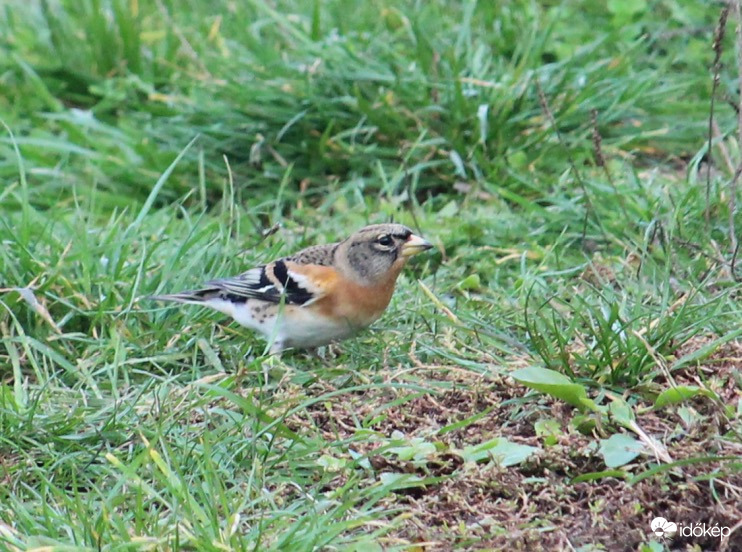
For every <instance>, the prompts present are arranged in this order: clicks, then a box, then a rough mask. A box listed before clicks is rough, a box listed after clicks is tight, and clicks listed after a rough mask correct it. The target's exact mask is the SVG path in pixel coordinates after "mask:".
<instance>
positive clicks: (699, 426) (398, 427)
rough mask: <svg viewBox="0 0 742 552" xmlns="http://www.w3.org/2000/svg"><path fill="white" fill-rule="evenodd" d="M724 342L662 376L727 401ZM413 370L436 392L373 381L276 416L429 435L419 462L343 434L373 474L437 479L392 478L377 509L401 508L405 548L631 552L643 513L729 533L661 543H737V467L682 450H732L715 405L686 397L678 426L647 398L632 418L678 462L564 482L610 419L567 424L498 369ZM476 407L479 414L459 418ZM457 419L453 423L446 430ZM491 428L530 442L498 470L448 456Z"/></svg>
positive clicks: (562, 414) (347, 428) (741, 453)
mask: <svg viewBox="0 0 742 552" xmlns="http://www.w3.org/2000/svg"><path fill="white" fill-rule="evenodd" d="M695 345H696V346H702V345H703V343H702V342H697V343H696V344H695ZM727 345H728V346H723V347H721V348H720V350H719V351H717V352H716V353H714V355H712V356H711V357H710V358H709V359H706V360H705V361H704V364H703V367H695V368H691V367H688V368H685V369H683V370H682V371H679V372H678V373H676V374H673V376H674V377H675V378H676V380H677V383H679V384H680V383H688V384H691V383H693V384H695V383H696V382H697V381H699V378H702V379H703V381H704V382H708V381H710V380H709V376H710V375H712V374H713V376H714V379H713V385H714V386H715V387H716V389H715V391H716V392H717V393H718V394H719V396H720V397H721V398H722V400H723V402H724V403H725V404H733V405H736V404H737V401H739V400H740V396H742V392H741V391H740V386H739V385H738V381H737V379H736V378H738V377H739V367H740V366H741V365H742V345H740V344H739V343H732V344H727ZM681 354H682V353H681ZM420 369H421V370H422V369H424V368H422V367H420ZM425 379H426V381H429V382H431V383H433V384H434V387H435V388H436V390H437V392H431V393H427V394H419V393H410V392H404V393H399V392H397V393H395V392H394V391H390V390H377V391H374V392H372V393H370V394H368V393H367V394H358V395H350V396H348V397H346V398H344V400H342V401H333V402H332V403H330V404H328V403H322V404H320V403H317V404H315V405H313V406H312V407H311V408H309V409H308V410H307V411H305V412H303V413H302V414H301V415H296V416H295V417H294V418H293V419H292V420H290V423H289V425H290V426H291V427H293V429H296V430H301V429H302V428H303V429H304V430H306V429H309V428H310V427H311V428H312V429H313V430H315V431H319V432H320V433H321V434H322V435H323V436H324V437H325V438H326V439H327V440H328V441H335V442H337V441H338V440H344V439H352V438H353V437H354V435H356V433H357V431H358V430H359V429H360V428H363V429H364V431H369V430H372V431H375V432H378V434H379V435H380V436H383V437H385V438H389V437H391V436H392V434H393V433H396V434H397V435H399V433H401V434H403V435H404V436H405V439H407V440H409V439H411V438H414V437H423V438H425V439H426V440H427V441H430V442H435V443H437V444H438V450H439V451H440V452H438V453H435V454H432V455H430V456H429V457H427V458H426V459H425V462H424V463H423V464H421V463H420V462H416V463H413V462H410V461H400V460H399V459H397V458H396V457H394V456H393V455H390V454H388V451H386V450H385V449H383V448H380V449H378V450H377V447H378V445H377V444H374V441H373V440H370V439H367V440H360V441H356V442H354V443H353V449H354V450H355V451H357V452H361V453H363V454H366V455H367V457H368V459H369V462H370V464H371V466H372V469H373V470H374V471H376V476H377V479H378V477H380V476H381V474H383V473H390V472H391V473H414V474H419V475H420V476H424V477H431V476H436V477H441V479H442V480H441V482H440V483H437V484H433V485H428V486H424V487H410V488H405V489H400V490H398V491H397V492H396V493H395V494H393V495H392V496H391V497H390V498H389V499H388V501H387V502H388V506H389V508H390V509H394V508H396V509H399V508H403V509H404V510H406V511H407V514H406V515H404V516H401V517H400V518H399V519H398V520H397V521H398V522H399V520H403V521H401V522H400V524H398V525H395V527H396V529H395V531H393V532H392V533H391V534H390V535H388V539H389V541H388V542H389V543H390V544H395V545H399V544H400V543H407V544H409V545H416V546H417V549H418V550H450V549H494V550H575V549H578V548H579V547H581V546H585V545H592V546H594V547H596V548H594V549H604V550H610V551H613V550H637V549H638V548H639V547H640V545H641V544H642V543H647V542H649V541H651V540H653V539H655V540H657V537H655V536H654V535H653V534H652V531H651V529H650V522H651V521H652V519H653V518H655V517H657V516H661V517H664V518H666V519H667V520H669V521H672V522H675V523H676V524H678V526H680V527H683V526H692V527H696V526H698V527H701V526H703V525H704V524H705V527H707V528H711V527H714V526H716V525H718V526H719V527H726V528H729V529H730V530H731V531H732V532H731V535H730V537H729V538H728V539H721V538H719V537H718V536H713V535H709V534H708V533H707V534H706V535H698V534H697V535H696V536H682V535H676V536H675V537H674V538H672V539H669V540H666V541H665V542H666V543H667V545H668V546H669V547H670V549H671V550H729V551H736V550H742V527H740V525H741V524H742V472H741V471H740V470H739V467H737V470H736V471H734V470H733V469H730V468H729V465H730V464H729V462H726V463H725V462H723V461H712V460H703V461H700V462H694V461H693V460H697V459H699V458H703V457H708V456H726V457H735V456H736V457H738V458H741V459H742V445H741V444H740V437H739V434H738V433H736V432H737V431H739V427H737V428H730V427H729V423H728V420H727V418H726V417H725V416H724V415H723V412H722V408H723V405H720V404H719V403H717V402H714V401H711V400H710V399H708V398H699V399H697V400H694V401H691V402H690V403H686V405H685V406H686V407H689V408H691V409H693V410H694V411H696V412H698V414H699V415H698V417H697V418H696V419H695V421H694V422H693V423H691V424H688V423H687V420H685V421H684V420H683V419H682V418H681V416H680V415H679V413H678V408H677V407H667V408H664V409H662V410H659V411H654V410H650V409H646V411H644V412H643V413H642V414H640V415H639V416H638V417H637V423H638V425H639V426H640V427H641V428H642V429H643V430H644V431H645V432H646V433H648V434H649V435H651V436H652V437H653V438H654V439H656V440H657V441H658V442H660V443H662V444H663V445H664V446H665V447H666V449H667V452H668V453H669V454H670V456H671V457H672V459H673V461H679V460H684V459H688V460H690V462H689V463H688V464H685V465H681V466H678V467H674V468H673V469H668V470H664V471H661V472H659V473H657V474H655V475H653V476H651V477H648V478H646V479H644V480H641V481H639V482H637V483H636V484H634V485H630V484H629V483H628V481H627V479H628V478H629V477H631V476H634V475H636V474H639V473H642V472H644V471H646V470H647V469H649V468H650V467H651V465H654V464H656V462H657V460H656V459H655V458H654V457H653V456H651V455H646V456H641V457H639V458H637V459H636V460H635V461H634V462H633V463H632V464H631V465H629V466H625V467H624V469H625V471H626V472H627V476H628V477H627V478H626V479H624V478H622V477H613V476H605V477H597V478H596V479H594V480H589V481H582V482H576V483H575V482H572V480H573V478H575V477H577V476H580V475H583V474H589V473H594V472H601V471H603V470H606V469H607V468H606V466H605V464H604V462H603V458H602V456H601V455H600V454H599V452H598V446H597V444H598V442H597V440H598V438H600V437H603V438H604V437H607V436H608V434H610V433H611V432H615V431H616V430H615V428H612V429H611V430H610V431H609V432H608V433H606V434H604V435H597V434H595V435H583V434H582V433H580V432H578V431H577V430H575V429H574V428H573V427H571V426H570V424H569V421H570V420H571V418H572V416H573V415H574V411H573V409H572V408H571V407H569V406H567V405H565V404H564V403H561V402H559V401H555V400H551V399H550V398H548V397H542V398H540V399H539V400H538V401H533V400H532V399H528V400H524V396H525V395H526V394H527V390H526V389H524V388H523V387H521V386H520V385H518V384H516V383H515V382H514V381H513V380H511V379H510V378H508V377H504V376H498V375H492V376H490V377H483V376H481V375H480V374H472V373H470V372H466V371H463V370H460V369H455V368H454V369H450V370H446V369H441V368H440V367H438V369H436V370H435V371H430V372H429V373H426V374H425ZM324 391H326V389H325V390H324ZM405 393H406V394H405ZM638 406H640V407H641V406H642V405H638ZM644 406H647V405H644ZM637 411H638V412H642V408H637ZM480 412H486V414H485V415H483V416H481V417H480V418H475V419H472V417H473V416H475V415H476V414H477V413H480ZM543 418H550V419H553V420H556V421H557V422H558V423H559V425H560V426H561V431H560V432H559V433H558V434H557V435H556V442H555V443H553V444H551V445H549V446H547V445H546V444H545V443H544V439H543V437H542V436H538V435H536V432H535V430H534V423H535V422H536V421H538V420H539V419H543ZM457 422H463V423H461V424H460V427H459V426H456V425H455V424H456V423H457ZM443 428H446V429H445V430H443V431H441V430H442V429H443ZM495 437H504V438H506V439H508V440H509V441H512V442H515V443H520V444H526V445H531V446H534V447H538V448H539V449H540V451H539V453H537V454H535V455H533V456H532V457H531V458H530V459H529V460H528V461H526V462H524V463H521V464H517V465H515V466H511V467H507V468H504V467H500V466H499V465H498V464H497V463H495V462H485V463H478V464H475V463H472V462H464V461H463V459H462V457H461V456H460V454H459V451H461V449H462V448H463V447H465V446H467V445H475V444H479V443H483V442H485V441H488V440H490V439H493V438H495ZM725 470H728V471H725Z"/></svg>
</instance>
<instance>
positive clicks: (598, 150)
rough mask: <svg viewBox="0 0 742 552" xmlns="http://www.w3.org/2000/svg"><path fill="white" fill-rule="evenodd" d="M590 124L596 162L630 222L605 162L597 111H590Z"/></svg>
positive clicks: (621, 197) (624, 204)
mask: <svg viewBox="0 0 742 552" xmlns="http://www.w3.org/2000/svg"><path fill="white" fill-rule="evenodd" d="M590 123H591V124H592V127H593V152H594V154H595V162H596V163H597V164H598V166H599V167H601V168H602V169H603V172H604V173H605V177H606V179H607V180H608V183H609V184H610V185H611V188H613V193H614V195H615V196H616V201H618V205H619V206H620V207H621V211H622V212H623V216H624V220H629V213H628V211H627V210H626V203H625V202H624V200H623V196H622V195H621V194H620V193H618V188H616V183H615V182H613V177H612V176H611V171H609V170H608V164H607V163H606V162H605V156H604V155H603V137H602V136H601V135H600V131H599V130H598V110H597V109H593V110H591V111H590Z"/></svg>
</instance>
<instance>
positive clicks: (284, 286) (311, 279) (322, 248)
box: [151, 224, 433, 353]
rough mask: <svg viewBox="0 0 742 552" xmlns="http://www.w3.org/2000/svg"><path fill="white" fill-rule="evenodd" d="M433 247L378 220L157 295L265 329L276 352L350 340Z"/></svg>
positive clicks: (403, 228)
mask: <svg viewBox="0 0 742 552" xmlns="http://www.w3.org/2000/svg"><path fill="white" fill-rule="evenodd" d="M431 247H433V246H432V244H430V243H429V242H428V241H426V240H424V239H423V238H421V237H420V236H416V235H415V234H413V233H412V230H410V229H409V228H407V227H406V226H403V225H401V224H375V225H372V226H366V227H365V228H361V229H360V230H359V231H358V232H356V233H355V234H353V235H352V236H350V237H349V238H347V239H346V240H343V241H341V242H338V243H331V244H328V245H315V246H312V247H308V248H306V249H302V250H301V251H299V252H298V253H295V254H293V255H289V256H288V257H283V258H281V259H278V260H275V261H273V262H271V263H268V264H265V265H262V266H257V267H255V268H251V269H250V270H248V271H247V272H243V273H242V274H240V275H238V276H234V277H232V278H223V279H219V280H211V281H209V282H206V284H204V286H203V287H202V288H201V289H197V290H193V291H184V292H181V293H174V294H172V295H158V296H154V297H151V299H154V300H158V301H175V302H178V303H188V304H196V305H203V306H206V307H210V308H212V309H215V310H217V311H219V312H222V313H224V314H226V315H229V316H231V317H232V318H233V319H234V320H235V321H237V322H238V323H239V324H241V325H242V326H245V327H247V328H250V329H252V330H256V331H258V332H260V333H261V334H263V335H264V336H265V337H266V339H267V340H268V341H269V342H270V343H271V348H270V351H271V352H272V353H277V352H280V351H282V350H284V349H288V348H296V349H304V348H311V347H319V346H321V345H326V344H328V343H331V342H334V341H340V340H342V339H346V338H348V337H350V336H352V335H353V334H355V333H356V332H357V331H359V330H361V329H363V328H365V327H367V326H368V325H370V324H371V323H372V322H374V321H375V320H377V319H378V318H379V317H380V316H381V315H382V313H383V312H384V310H385V309H386V307H387V305H389V301H390V300H391V298H392V293H393V292H394V285H395V283H396V281H397V277H398V276H399V273H400V272H401V271H402V267H404V265H405V264H406V263H407V260H408V259H409V258H410V257H412V256H413V255H416V254H417V253H420V252H422V251H425V250H427V249H430V248H431Z"/></svg>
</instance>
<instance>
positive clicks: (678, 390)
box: [654, 385, 716, 408]
mask: <svg viewBox="0 0 742 552" xmlns="http://www.w3.org/2000/svg"><path fill="white" fill-rule="evenodd" d="M698 395H704V396H706V397H711V398H716V393H714V392H713V391H710V390H709V389H703V388H701V387H698V386H697V385H679V386H677V387H671V388H670V389H665V390H664V391H663V392H662V393H660V394H659V395H658V396H657V399H655V401H654V407H655V408H662V407H663V406H667V405H669V404H677V403H681V402H683V401H687V400H688V399H692V398H693V397H697V396H698Z"/></svg>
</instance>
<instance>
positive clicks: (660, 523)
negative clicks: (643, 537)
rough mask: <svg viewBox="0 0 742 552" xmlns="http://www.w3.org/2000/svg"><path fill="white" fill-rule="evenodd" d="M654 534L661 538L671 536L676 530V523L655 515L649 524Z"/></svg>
mask: <svg viewBox="0 0 742 552" xmlns="http://www.w3.org/2000/svg"><path fill="white" fill-rule="evenodd" d="M649 526H650V527H651V528H652V531H653V532H654V534H655V535H657V536H658V537H661V538H665V537H672V536H673V535H674V534H675V533H677V532H678V524H677V523H673V522H672V521H667V520H666V519H665V518H663V517H656V518H654V519H653V520H652V523H650V524H649Z"/></svg>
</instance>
